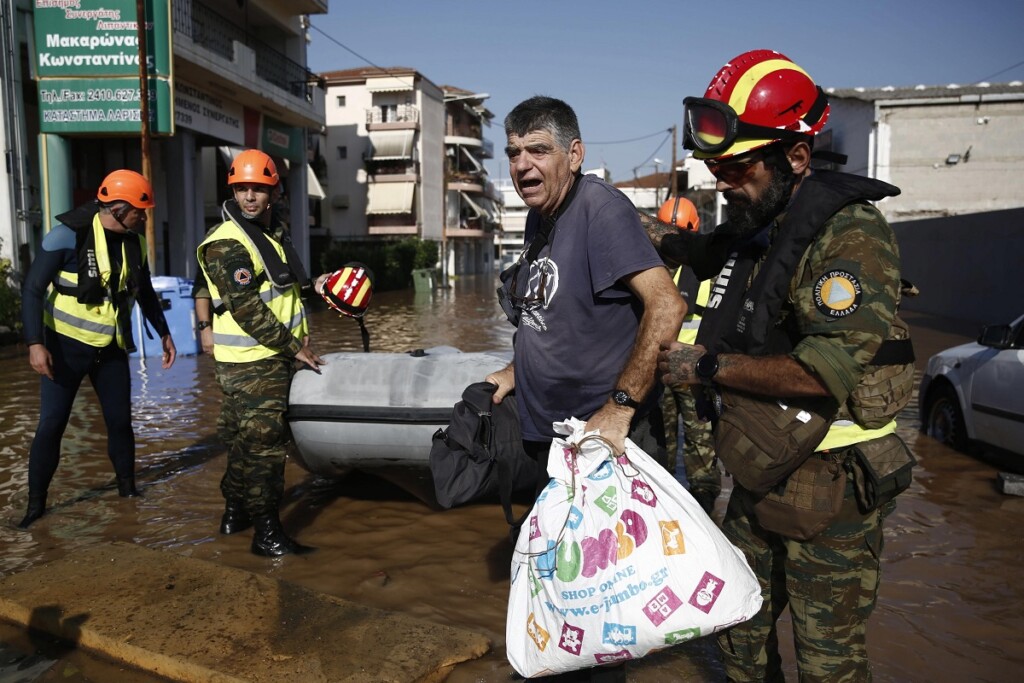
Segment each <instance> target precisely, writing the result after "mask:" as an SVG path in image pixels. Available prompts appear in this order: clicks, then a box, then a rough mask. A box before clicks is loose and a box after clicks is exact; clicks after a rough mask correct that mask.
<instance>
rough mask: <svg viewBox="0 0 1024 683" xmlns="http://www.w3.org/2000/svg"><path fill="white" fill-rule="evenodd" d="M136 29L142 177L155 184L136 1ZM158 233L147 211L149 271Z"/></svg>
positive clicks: (141, 1)
mask: <svg viewBox="0 0 1024 683" xmlns="http://www.w3.org/2000/svg"><path fill="white" fill-rule="evenodd" d="M135 27H136V31H137V32H138V38H139V116H140V118H141V119H142V131H141V139H142V176H143V177H144V178H145V179H146V180H147V181H149V184H150V185H152V184H153V170H152V167H151V166H150V160H149V60H148V59H147V56H146V55H147V53H148V50H146V3H145V0H135ZM155 235H156V232H155V230H154V228H153V209H146V246H147V253H146V258H147V259H148V262H149V270H150V271H151V272H153V273H155V272H157V268H156V239H155Z"/></svg>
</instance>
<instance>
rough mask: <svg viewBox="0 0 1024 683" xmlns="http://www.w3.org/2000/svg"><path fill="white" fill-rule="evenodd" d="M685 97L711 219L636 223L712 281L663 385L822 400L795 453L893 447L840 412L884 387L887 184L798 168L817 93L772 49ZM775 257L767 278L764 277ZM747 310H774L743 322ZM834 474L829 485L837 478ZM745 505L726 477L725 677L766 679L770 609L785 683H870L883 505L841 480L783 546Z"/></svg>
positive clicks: (890, 294) (841, 458) (885, 418)
mask: <svg viewBox="0 0 1024 683" xmlns="http://www.w3.org/2000/svg"><path fill="white" fill-rule="evenodd" d="M685 102H686V109H687V111H686V117H685V121H686V128H685V137H684V140H685V143H684V144H686V146H687V147H688V148H690V149H694V150H695V152H694V155H695V156H696V157H698V158H701V159H704V160H705V161H706V163H707V165H708V168H709V170H710V171H711V172H712V173H713V174H714V175H715V177H716V179H717V190H718V191H720V192H723V193H724V195H725V198H726V199H727V201H728V207H727V217H728V221H727V222H726V223H725V224H723V225H721V226H719V227H718V229H717V230H716V231H715V232H714V233H712V234H711V235H701V236H689V235H686V234H683V233H680V232H679V231H678V230H675V229H674V228H671V227H670V226H665V225H663V224H660V223H657V222H650V221H649V222H648V225H647V227H648V232H649V234H650V235H651V238H652V240H653V241H654V242H655V244H656V245H657V246H658V247H659V251H660V253H661V254H662V256H663V257H664V258H666V260H667V261H671V262H674V263H681V264H686V265H689V266H691V267H693V268H694V269H695V271H697V275H698V277H701V278H704V277H711V276H713V275H714V274H715V273H716V272H719V270H720V273H719V276H718V280H717V281H716V284H715V287H714V288H713V289H712V293H711V298H710V300H709V303H708V310H707V312H706V313H705V316H704V318H703V320H702V322H701V328H700V332H699V335H698V339H697V343H696V344H693V345H684V344H680V343H678V342H675V343H673V344H671V345H670V346H669V347H667V348H664V349H663V350H662V353H661V355H660V356H659V368H660V370H661V371H662V373H663V381H664V382H665V383H666V384H667V385H669V386H672V387H677V386H680V385H692V386H698V387H699V386H700V385H702V384H703V385H704V387H705V393H706V394H714V393H717V392H718V391H720V390H723V389H729V390H731V391H736V390H742V391H746V392H749V393H750V394H755V395H760V396H763V397H765V398H776V397H777V398H782V399H785V398H786V397H820V400H822V401H825V402H830V401H834V403H830V405H832V406H838V407H839V408H838V413H837V414H834V417H832V418H831V422H830V423H829V427H828V433H827V435H826V436H825V437H824V439H823V440H822V441H821V443H820V445H819V446H818V447H817V448H816V449H815V450H816V452H815V453H813V454H812V455H811V456H810V458H811V459H814V458H820V459H821V460H824V461H826V462H848V458H849V457H851V454H852V452H853V450H854V449H855V448H861V447H867V446H868V445H870V444H876V443H879V442H880V441H881V440H882V439H889V440H891V439H893V438H896V437H894V436H893V433H894V430H895V421H894V420H893V418H894V417H895V415H894V412H892V411H890V413H891V414H885V415H881V416H876V417H879V419H872V420H868V419H865V418H863V415H862V413H861V412H860V411H859V410H858V408H857V405H859V404H858V401H859V400H860V397H861V396H862V395H863V394H864V391H863V389H864V388H865V387H867V386H868V385H871V384H872V383H874V382H876V381H878V378H879V377H883V378H889V379H891V378H892V377H893V376H895V373H888V371H887V370H886V369H885V367H886V366H880V365H879V363H882V361H881V360H879V358H880V357H881V356H876V354H877V353H878V352H879V349H880V348H882V346H883V341H884V340H887V338H889V336H890V334H891V331H892V327H893V321H894V319H895V315H896V307H897V303H898V296H899V288H900V279H899V256H898V251H897V245H896V240H895V237H894V235H893V232H892V230H891V228H890V227H889V225H888V224H887V223H886V221H885V219H884V218H883V217H882V215H881V214H880V213H879V212H878V211H877V210H876V209H875V208H874V207H873V206H872V205H870V204H869V203H868V200H873V201H874V200H879V199H883V198H884V197H886V196H892V195H895V194H898V192H899V190H898V189H897V188H895V187H893V186H891V185H887V184H886V183H881V182H879V181H875V180H870V179H867V178H862V177H859V176H852V175H847V174H843V173H835V172H826V171H814V172H813V173H812V172H811V170H810V158H811V147H812V145H813V136H814V135H816V134H817V133H818V132H819V131H820V130H821V128H822V127H823V126H824V124H825V121H826V119H827V118H828V111H829V109H828V104H827V99H825V95H824V93H823V92H822V91H821V89H820V88H818V87H817V86H815V84H814V83H813V81H811V79H810V77H809V76H807V74H806V73H805V72H804V71H803V70H802V69H800V67H798V66H797V65H795V64H793V63H792V62H791V61H790V60H789V59H788V58H786V57H785V56H783V55H781V54H778V53H776V52H772V51H768V50H757V51H753V52H749V53H745V54H743V55H740V56H739V57H737V58H735V59H733V60H731V61H730V62H729V63H728V64H726V66H724V67H723V68H722V69H721V71H720V72H719V73H718V75H716V77H715V78H714V79H713V80H712V82H711V85H710V86H709V88H708V91H707V94H706V95H705V97H704V98H687V99H686V100H685ZM737 112H741V113H737ZM799 238H804V239H806V242H800V241H799ZM805 245H809V246H805ZM786 249H788V250H789V251H788V252H787V251H786ZM786 253H789V256H782V257H781V260H780V258H776V257H779V255H780V254H786ZM787 259H788V260H787ZM779 263H783V264H784V267H782V268H781V269H780V268H776V266H777V265H778V264H779ZM744 264H746V267H747V270H745V271H744V270H743V268H742V267H743V266H744ZM702 271H703V272H702ZM762 273H763V274H764V277H763V278H758V275H761V274H762ZM766 280H767V282H766ZM773 307H774V308H773ZM762 311H776V313H774V314H770V315H769V316H768V318H767V319H766V320H765V319H763V318H761V319H759V318H758V317H757V316H758V314H759V313H761V312H762ZM759 321H760V322H759ZM759 325H761V327H759ZM759 333H760V334H763V337H761V338H760V340H759V338H758V337H757V334H759ZM904 360H905V359H904ZM887 362H888V361H887ZM892 367H896V366H892ZM883 381H888V380H883ZM897 388H898V389H899V390H901V391H905V390H906V389H907V387H903V386H901V387H897ZM726 455H727V454H725V453H723V452H722V450H721V449H719V451H718V456H719V457H720V458H722V459H723V462H725V464H726V466H727V469H728V468H732V469H733V471H734V473H735V471H736V467H740V466H742V460H737V461H734V462H737V463H738V464H736V465H735V466H734V465H730V463H729V462H728V461H727V460H726ZM807 462H810V461H807ZM800 467H801V468H802V467H803V465H801V466H800ZM797 471H800V470H799V469H798V470H797ZM837 476H841V477H844V479H845V476H846V474H845V472H844V470H843V469H838V475H837ZM789 478H790V479H792V478H793V475H792V474H791V475H790V477H789ZM734 481H735V479H734ZM788 482H789V480H786V481H784V482H783V484H781V485H780V486H785V484H787V483H788ZM759 498H760V496H756V495H754V494H753V493H751V492H750V491H747V490H745V489H744V488H743V487H742V486H741V485H739V484H738V483H736V485H735V487H734V490H733V494H732V497H731V498H730V501H729V506H728V510H727V512H726V516H725V520H724V522H723V530H724V531H725V533H726V534H727V536H728V537H729V539H730V540H731V541H732V542H733V543H734V544H735V545H736V546H737V547H739V548H740V549H741V550H742V551H743V552H744V554H745V555H746V557H747V560H748V562H749V563H750V566H751V568H752V569H753V570H754V572H755V574H756V575H757V576H758V578H759V580H760V583H761V587H762V596H763V598H764V603H763V606H762V608H761V611H760V612H759V613H758V614H757V615H755V616H754V617H753V618H752V619H750V620H749V621H747V622H744V623H742V624H739V625H736V626H734V627H732V628H730V629H728V630H726V631H724V632H722V633H720V634H718V643H719V647H720V650H721V652H722V655H723V659H724V664H725V668H726V673H727V675H728V677H729V680H731V681H781V680H783V674H782V669H781V658H780V656H779V653H778V634H777V632H776V628H777V625H776V623H777V620H778V618H779V617H780V615H781V613H782V611H783V610H784V609H785V608H786V607H787V606H789V609H790V613H791V617H792V623H793V630H794V642H795V647H796V655H797V665H798V668H799V677H800V680H801V681H831V682H836V681H867V680H870V679H871V671H870V667H869V664H868V658H867V650H866V646H865V632H866V623H867V619H868V617H869V615H870V614H871V612H872V610H873V608H874V605H875V601H876V598H877V594H878V585H879V580H880V572H879V557H880V554H881V551H882V523H883V520H884V519H885V517H886V515H887V514H889V512H890V511H891V510H892V505H893V504H892V503H891V502H889V503H885V504H882V505H880V506H879V507H877V508H875V509H865V508H864V507H863V506H861V505H860V504H859V502H858V500H857V498H856V496H855V491H854V487H853V486H852V485H851V484H847V485H846V489H845V492H844V498H843V501H842V505H841V507H840V509H839V511H838V514H837V515H836V516H835V517H832V518H831V521H829V522H828V524H827V526H826V527H825V528H824V530H823V531H820V532H819V533H817V535H814V536H813V537H811V538H809V539H806V540H796V538H795V536H796V535H797V534H795V533H785V534H784V533H782V532H779V531H776V532H772V531H768V530H767V529H765V528H764V527H763V526H762V524H761V523H759V520H758V513H757V511H756V510H755V504H756V503H758V500H759ZM765 522H766V523H767V519H766V520H765Z"/></svg>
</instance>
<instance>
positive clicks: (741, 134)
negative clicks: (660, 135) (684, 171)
mask: <svg viewBox="0 0 1024 683" xmlns="http://www.w3.org/2000/svg"><path fill="white" fill-rule="evenodd" d="M683 104H684V105H685V107H686V109H685V112H684V114H683V147H684V148H685V149H692V150H694V156H695V157H697V158H698V159H713V158H715V157H720V156H729V155H733V154H741V153H742V152H746V151H750V150H752V149H755V148H757V147H762V146H764V145H765V144H768V143H770V142H774V141H776V140H789V141H793V142H796V141H798V140H806V139H808V138H810V137H811V135H810V134H807V133H802V132H799V131H794V130H786V129H785V128H770V127H768V126H758V125H755V124H752V123H746V122H744V121H741V120H740V118H739V116H737V114H736V110H734V109H733V108H732V107H730V106H729V105H728V104H725V103H724V102H719V101H718V100H710V99H706V98H702V97H687V98H686V99H684V100H683Z"/></svg>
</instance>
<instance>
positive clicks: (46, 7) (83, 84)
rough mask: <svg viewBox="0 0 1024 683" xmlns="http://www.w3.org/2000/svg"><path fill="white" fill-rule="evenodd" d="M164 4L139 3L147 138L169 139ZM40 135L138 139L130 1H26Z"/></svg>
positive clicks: (135, 48)
mask: <svg viewBox="0 0 1024 683" xmlns="http://www.w3.org/2000/svg"><path fill="white" fill-rule="evenodd" d="M170 1H171V0H144V4H145V11H146V68H147V72H148V73H149V75H150V79H149V96H150V97H149V113H150V116H149V119H150V132H151V133H153V134H156V135H161V134H163V135H170V134H173V133H174V117H173V110H172V102H173V101H174V98H173V93H172V92H171V76H172V58H171V17H170V7H171V5H170ZM33 8H34V14H33V23H34V26H35V39H36V44H35V47H36V55H35V57H36V76H37V82H38V86H39V122H40V130H41V131H42V132H44V133H58V134H60V133H139V132H140V131H141V129H142V116H141V111H140V106H139V103H140V98H139V41H138V23H137V21H136V14H135V8H136V1H135V0H34V1H33Z"/></svg>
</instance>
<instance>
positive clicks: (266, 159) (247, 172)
mask: <svg viewBox="0 0 1024 683" xmlns="http://www.w3.org/2000/svg"><path fill="white" fill-rule="evenodd" d="M278 180H280V176H278V175H277V165H276V164H275V163H274V160H273V159H271V158H270V155H269V154H267V153H266V152H261V151H259V150H258V149H247V150H245V151H244V152H240V153H239V155H238V156H236V157H235V160H234V161H232V162H231V168H230V169H228V185H235V184H238V183H257V184H259V185H270V186H271V187H276V186H277V182H278Z"/></svg>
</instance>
